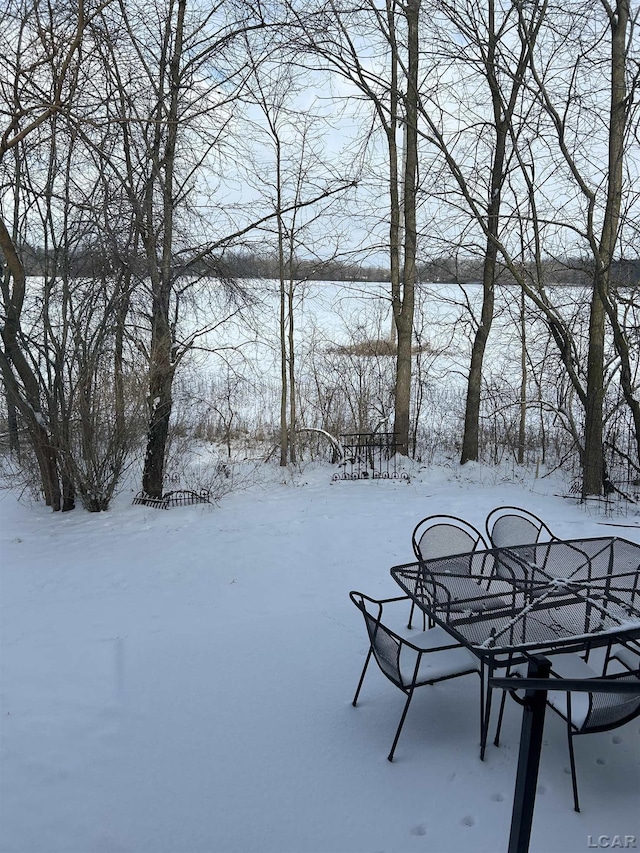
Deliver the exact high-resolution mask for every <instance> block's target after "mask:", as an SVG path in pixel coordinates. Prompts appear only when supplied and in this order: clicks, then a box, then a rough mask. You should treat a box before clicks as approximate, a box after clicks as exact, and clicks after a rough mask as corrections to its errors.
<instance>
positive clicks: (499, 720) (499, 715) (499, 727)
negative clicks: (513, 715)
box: [493, 690, 507, 746]
mask: <svg viewBox="0 0 640 853" xmlns="http://www.w3.org/2000/svg"><path fill="white" fill-rule="evenodd" d="M506 699H507V691H506V690H503V691H502V699H501V700H500V712H499V714H498V725H497V727H496V736H495V738H494V740H493V743H494V745H495V746H500V730H501V729H502V717H503V716H504V705H505V702H506Z"/></svg>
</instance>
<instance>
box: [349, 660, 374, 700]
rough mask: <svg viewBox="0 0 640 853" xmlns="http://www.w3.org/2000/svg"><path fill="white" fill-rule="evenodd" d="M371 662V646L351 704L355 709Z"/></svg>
mask: <svg viewBox="0 0 640 853" xmlns="http://www.w3.org/2000/svg"><path fill="white" fill-rule="evenodd" d="M370 660H371V646H369V652H368V654H367V659H366V661H365V662H364V667H363V668H362V674H361V676H360V681H359V682H358V687H357V690H356V695H355V696H354V697H353V702H352V703H351V704H352V705H353V707H354V708H355V706H356V703H357V702H358V696H359V695H360V688H361V687H362V682H363V681H364V676H365V673H366V671H367V667H368V666H369V661H370Z"/></svg>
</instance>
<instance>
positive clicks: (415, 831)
mask: <svg viewBox="0 0 640 853" xmlns="http://www.w3.org/2000/svg"><path fill="white" fill-rule="evenodd" d="M426 834H427V827H426V826H425V825H424V824H423V823H419V824H418V825H417V826H414V827H413V828H412V829H411V835H426Z"/></svg>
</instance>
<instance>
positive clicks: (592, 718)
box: [578, 672, 640, 734]
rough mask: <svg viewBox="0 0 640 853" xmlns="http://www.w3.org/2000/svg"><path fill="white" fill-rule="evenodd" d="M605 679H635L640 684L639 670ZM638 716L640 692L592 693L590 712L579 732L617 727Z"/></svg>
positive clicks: (639, 711) (602, 730) (600, 730)
mask: <svg viewBox="0 0 640 853" xmlns="http://www.w3.org/2000/svg"><path fill="white" fill-rule="evenodd" d="M603 680H606V681H613V680H615V681H632V682H633V681H635V682H638V684H639V685H640V676H639V673H637V672H624V673H616V674H615V675H611V676H604V678H603ZM636 717H640V694H633V693H590V694H589V713H588V714H587V717H586V719H585V721H584V723H583V724H582V726H581V727H580V729H579V731H578V734H589V733H591V732H606V731H609V730H611V729H617V728H618V727H619V726H623V725H624V724H625V723H628V722H629V721H630V720H633V719H635V718H636Z"/></svg>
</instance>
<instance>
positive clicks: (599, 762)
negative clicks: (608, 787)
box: [596, 758, 607, 767]
mask: <svg viewBox="0 0 640 853" xmlns="http://www.w3.org/2000/svg"><path fill="white" fill-rule="evenodd" d="M606 763H607V762H606V761H605V760H604V758H596V764H599V765H600V766H601V767H602V765H603V764H606Z"/></svg>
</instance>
